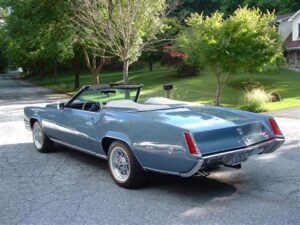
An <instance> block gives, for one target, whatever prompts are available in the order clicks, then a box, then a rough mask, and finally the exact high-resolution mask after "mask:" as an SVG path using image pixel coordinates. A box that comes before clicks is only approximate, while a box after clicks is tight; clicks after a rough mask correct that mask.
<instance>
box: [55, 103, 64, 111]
mask: <svg viewBox="0 0 300 225" xmlns="http://www.w3.org/2000/svg"><path fill="white" fill-rule="evenodd" d="M64 108H65V103H63V102H61V103H58V104H57V109H58V110H63V109H64Z"/></svg>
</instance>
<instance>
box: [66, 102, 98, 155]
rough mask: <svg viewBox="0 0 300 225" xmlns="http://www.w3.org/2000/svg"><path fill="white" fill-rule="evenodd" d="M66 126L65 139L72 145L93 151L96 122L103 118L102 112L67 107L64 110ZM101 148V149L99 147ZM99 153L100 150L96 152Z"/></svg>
mask: <svg viewBox="0 0 300 225" xmlns="http://www.w3.org/2000/svg"><path fill="white" fill-rule="evenodd" d="M63 111H64V115H63V116H64V126H65V128H66V130H65V133H66V134H65V138H64V140H65V141H66V142H67V143H68V144H71V145H74V146H76V147H80V148H82V149H84V150H89V151H93V150H94V145H93V143H94V142H95V141H96V140H93V137H95V135H93V133H94V132H97V131H96V130H95V124H96V123H97V122H98V121H99V120H100V119H101V117H102V113H101V111H100V112H90V111H85V110H80V109H73V108H65V109H64V110H63ZM99 150H100V149H99ZM96 153H98V152H96Z"/></svg>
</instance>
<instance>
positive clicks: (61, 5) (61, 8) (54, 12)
mask: <svg viewBox="0 0 300 225" xmlns="http://www.w3.org/2000/svg"><path fill="white" fill-rule="evenodd" d="M1 5H2V7H3V8H6V9H7V8H8V9H10V10H9V11H10V14H9V16H8V17H7V18H6V19H5V25H4V29H5V30H6V32H7V37H8V38H9V39H8V57H9V59H10V61H11V62H12V63H14V64H15V65H16V66H21V67H23V68H24V69H25V70H27V71H28V70H31V71H34V72H37V71H40V70H43V69H44V68H49V67H53V66H54V63H56V62H63V61H64V60H65V59H68V58H71V57H72V56H73V49H72V42H73V40H72V38H73V36H72V34H71V33H72V31H71V30H70V29H68V28H69V27H68V23H67V21H66V20H65V17H66V15H67V14H68V5H67V3H66V2H65V1H59V0H53V1H51V4H49V2H48V1H47V0H40V1H38V2H37V1H34V0H27V1H14V0H3V1H2V2H1ZM57 18H59V19H57ZM49 62H52V63H49Z"/></svg>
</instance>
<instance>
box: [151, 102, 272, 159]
mask: <svg viewBox="0 0 300 225" xmlns="http://www.w3.org/2000/svg"><path fill="white" fill-rule="evenodd" d="M148 113H149V116H151V117H152V119H154V120H159V121H160V122H163V123H167V124H170V125H173V126H176V127H181V128H183V129H185V130H188V131H190V132H191V134H192V135H193V137H194V140H195V142H196V144H197V147H198V148H199V149H200V151H201V153H202V154H203V155H207V154H213V153H216V152H220V151H226V150H230V149H235V148H241V147H244V146H249V145H252V144H255V143H258V142H261V141H264V140H267V139H269V138H270V134H268V131H267V130H266V129H265V127H264V125H263V124H262V123H261V121H259V120H258V119H254V118H252V117H249V116H245V115H242V114H240V113H237V112H234V111H230V110H226V109H225V108H222V107H209V106H204V107H191V108H177V109H168V110H159V111H154V112H148ZM148 113H147V114H148ZM153 114H155V115H153Z"/></svg>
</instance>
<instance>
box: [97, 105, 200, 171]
mask: <svg viewBox="0 0 300 225" xmlns="http://www.w3.org/2000/svg"><path fill="white" fill-rule="evenodd" d="M102 121H103V122H102V123H99V127H98V131H99V132H97V134H100V135H99V139H102V138H104V137H114V138H117V139H120V140H122V141H124V142H126V143H127V144H128V145H129V147H130V148H131V149H132V151H133V153H134V155H135V156H136V158H137V159H138V161H139V162H140V164H141V165H142V167H144V168H149V169H154V170H161V171H167V172H174V173H178V172H187V171H189V170H191V169H192V167H193V166H194V165H195V164H196V162H197V159H196V158H195V157H191V155H190V154H189V152H188V150H187V148H186V143H185V140H184V138H183V132H184V130H182V129H181V128H178V127H175V126H171V125H168V124H163V123H160V122H158V121H156V120H153V119H152V118H147V117H143V115H142V112H128V113H124V112H115V111H109V110H107V111H106V112H105V113H104V115H103V117H102Z"/></svg>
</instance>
